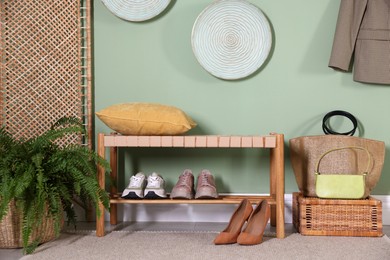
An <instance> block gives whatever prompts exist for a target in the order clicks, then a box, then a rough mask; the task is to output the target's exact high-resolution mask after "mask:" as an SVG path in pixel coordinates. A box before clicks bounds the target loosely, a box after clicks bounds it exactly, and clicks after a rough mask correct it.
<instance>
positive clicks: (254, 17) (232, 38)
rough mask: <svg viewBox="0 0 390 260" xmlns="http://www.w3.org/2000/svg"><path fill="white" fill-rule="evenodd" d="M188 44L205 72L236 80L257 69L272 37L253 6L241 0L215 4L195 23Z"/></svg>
mask: <svg viewBox="0 0 390 260" xmlns="http://www.w3.org/2000/svg"><path fill="white" fill-rule="evenodd" d="M191 43H192V50H193V52H194V55H195V57H196V59H197V60H198V62H199V63H200V65H201V66H202V67H203V68H204V69H205V70H206V71H208V72H209V73H210V74H212V75H214V76H215V77H218V78H221V79H226V80H236V79H241V78H245V77H247V76H249V75H251V74H253V73H254V72H256V71H257V70H258V69H259V68H260V67H261V65H262V64H263V63H264V61H265V60H266V59H267V57H268V55H269V52H270V50H271V46H272V33H271V28H270V25H269V23H268V20H267V18H266V17H265V16H264V14H263V12H262V11H261V10H260V9H259V8H258V7H257V6H255V5H253V4H251V3H249V2H247V1H245V0H216V1H214V2H213V3H212V4H210V5H209V6H207V7H206V8H205V9H204V10H203V11H202V12H201V13H200V14H199V16H198V18H197V19H196V21H195V23H194V25H193V28H192V35H191Z"/></svg>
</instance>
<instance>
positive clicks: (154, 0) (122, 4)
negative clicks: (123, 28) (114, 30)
mask: <svg viewBox="0 0 390 260" xmlns="http://www.w3.org/2000/svg"><path fill="white" fill-rule="evenodd" d="M102 2H103V4H104V5H105V6H106V7H107V8H108V10H110V11H111V12H112V13H113V14H115V15H116V16H118V17H120V18H122V19H124V20H127V21H132V22H141V21H146V20H149V19H152V18H153V17H156V16H157V15H159V14H160V13H161V12H162V11H164V10H165V8H167V6H168V5H169V3H170V2H171V0H102Z"/></svg>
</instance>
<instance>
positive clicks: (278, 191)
mask: <svg viewBox="0 0 390 260" xmlns="http://www.w3.org/2000/svg"><path fill="white" fill-rule="evenodd" d="M120 147H143V148H145V147H162V148H168V147H170V148H175V147H184V148H208V147H210V148H224V149H226V148H254V149H269V151H270V172H269V174H270V178H269V179H270V194H268V195H264V196H254V195H248V196H245V195H242V196H237V195H223V196H219V198H218V199H213V200H210V199H209V200H198V199H193V200H184V199H183V200H177V199H164V200H128V199H122V198H121V197H120V193H118V191H117V189H116V187H115V185H111V187H110V191H109V192H110V223H111V224H112V225H116V224H117V204H227V203H230V204H238V203H240V201H241V200H242V199H243V198H247V199H249V200H250V201H251V202H252V203H253V204H255V203H257V202H258V201H259V200H261V199H266V200H267V201H268V203H269V204H270V207H271V218H270V222H271V225H272V226H276V237H277V238H284V236H285V230H284V135H283V134H277V133H271V134H269V135H265V136H217V135H198V136H196V135H188V136H125V135H119V134H116V133H113V134H108V135H107V134H104V133H99V134H98V143H97V150H98V154H99V155H100V156H101V157H103V158H105V153H106V149H107V148H109V153H110V165H111V173H110V177H111V180H112V182H113V183H116V182H117V177H118V166H117V164H118V148H120ZM97 174H98V180H99V184H100V186H101V187H102V188H104V187H105V172H104V169H103V168H101V167H98V172H97ZM99 207H100V209H101V211H102V212H104V207H103V205H100V206H99ZM104 223H105V218H104V214H103V215H102V216H100V217H99V218H96V235H97V236H99V237H101V236H104V235H105V225H104Z"/></svg>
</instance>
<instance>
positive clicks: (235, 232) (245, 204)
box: [214, 199, 270, 245]
mask: <svg viewBox="0 0 390 260" xmlns="http://www.w3.org/2000/svg"><path fill="white" fill-rule="evenodd" d="M269 218H270V208H269V205H268V202H267V200H262V201H260V202H259V203H258V204H257V205H256V207H255V209H253V207H252V204H251V203H250V201H249V200H248V199H243V200H242V201H241V203H240V204H239V206H238V208H237V209H236V210H235V211H234V213H233V215H232V216H231V218H230V221H229V224H228V226H227V227H226V228H225V229H224V230H223V231H222V232H221V233H219V234H218V235H217V237H216V238H215V239H214V244H216V245H225V244H234V243H238V244H240V245H256V244H260V243H261V242H263V234H264V230H265V227H266V226H267V223H268V220H269ZM245 222H247V224H246V226H245V228H244V229H242V227H243V226H244V224H245Z"/></svg>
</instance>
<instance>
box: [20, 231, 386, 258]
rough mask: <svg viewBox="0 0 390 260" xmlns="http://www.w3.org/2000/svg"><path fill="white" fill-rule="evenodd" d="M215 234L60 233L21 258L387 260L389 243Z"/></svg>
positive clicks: (362, 239) (377, 239) (382, 239)
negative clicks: (217, 241) (250, 242)
mask: <svg viewBox="0 0 390 260" xmlns="http://www.w3.org/2000/svg"><path fill="white" fill-rule="evenodd" d="M216 235H217V233H210V232H191V233H189V232H123V231H113V232H111V233H109V234H107V235H106V236H104V237H100V238H99V237H96V236H95V233H92V232H91V233H73V234H72V233H63V234H61V236H60V237H59V238H58V239H56V240H54V241H51V242H48V243H46V244H43V245H41V246H40V247H39V248H38V249H37V250H36V251H35V253H34V254H32V255H27V256H24V257H23V258H22V260H35V259H37V260H38V259H39V260H46V259H50V260H53V259H58V260H59V259H61V260H67V259H71V260H76V259H83V260H87V259H94V260H99V259H104V260H110V259H131V260H138V259H140V260H141V259H142V260H149V259H151V260H156V259H159V260H165V259H190V260H191V259H194V260H199V259H213V260H215V259H223V260H227V259H256V260H258V259H278V260H279V259H288V260H291V259H299V260H302V259H310V260H313V259H327V260H328V259H332V260H337V259H343V260H345V259H354V260H360V259H362V260H363V259H364V260H376V259H378V260H384V259H390V239H389V238H388V237H387V236H383V237H373V238H368V237H325V236H302V235H300V234H296V233H295V234H290V235H288V236H287V237H286V238H284V239H277V238H274V237H264V241H263V243H262V244H260V245H255V246H240V245H238V244H232V245H221V246H216V245H214V244H213V243H212V241H213V239H214V237H215V236H216Z"/></svg>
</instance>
